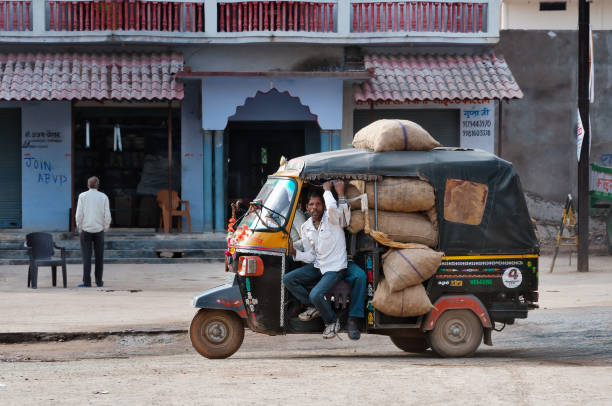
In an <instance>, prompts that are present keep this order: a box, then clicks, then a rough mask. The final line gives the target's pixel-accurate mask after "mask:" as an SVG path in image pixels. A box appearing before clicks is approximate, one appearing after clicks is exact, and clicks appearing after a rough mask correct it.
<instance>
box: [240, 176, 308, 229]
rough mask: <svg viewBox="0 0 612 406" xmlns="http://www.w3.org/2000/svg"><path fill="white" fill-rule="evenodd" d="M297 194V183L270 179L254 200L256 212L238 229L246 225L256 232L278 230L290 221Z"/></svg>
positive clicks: (253, 204) (243, 220) (246, 218)
mask: <svg viewBox="0 0 612 406" xmlns="http://www.w3.org/2000/svg"><path fill="white" fill-rule="evenodd" d="M295 193H296V183H295V181H294V180H292V179H287V178H269V179H268V181H267V182H266V183H265V184H264V185H263V187H262V188H261V190H260V191H259V194H258V195H257V197H256V198H255V200H253V203H252V206H251V207H254V208H255V211H251V212H250V213H248V214H247V215H246V216H245V217H244V218H243V219H242V221H240V225H239V227H238V228H242V226H243V225H244V224H246V225H247V226H248V227H249V229H251V230H255V231H265V230H278V229H280V228H283V227H284V226H285V225H286V224H287V221H288V219H289V215H290V213H291V206H292V203H293V199H294V198H295Z"/></svg>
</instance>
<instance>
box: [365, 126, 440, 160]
mask: <svg viewBox="0 0 612 406" xmlns="http://www.w3.org/2000/svg"><path fill="white" fill-rule="evenodd" d="M353 146H354V147H355V148H368V149H373V150H374V151H376V152H383V151H404V150H405V151H429V150H432V149H434V148H436V147H439V146H440V143H439V142H438V141H436V140H435V139H434V138H433V137H432V136H431V135H430V134H429V133H428V132H427V130H425V129H424V128H423V127H421V126H420V125H418V124H417V123H415V122H412V121H410V120H387V119H383V120H377V121H375V122H373V123H372V124H370V125H367V126H365V127H363V128H362V129H361V130H359V131H357V134H355V137H354V138H353Z"/></svg>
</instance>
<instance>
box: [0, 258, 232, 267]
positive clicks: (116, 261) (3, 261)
mask: <svg viewBox="0 0 612 406" xmlns="http://www.w3.org/2000/svg"><path fill="white" fill-rule="evenodd" d="M223 260H224V258H223V257H221V258H109V259H106V258H104V263H105V264H186V263H219V265H220V266H223ZM66 263H68V264H80V263H81V259H80V258H79V259H77V258H68V259H66ZM0 265H25V266H27V265H28V260H27V259H0ZM93 266H94V265H93V263H92V268H93ZM42 269H45V268H42Z"/></svg>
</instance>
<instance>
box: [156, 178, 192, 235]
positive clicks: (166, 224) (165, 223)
mask: <svg viewBox="0 0 612 406" xmlns="http://www.w3.org/2000/svg"><path fill="white" fill-rule="evenodd" d="M157 204H158V205H159V208H160V209H161V214H160V217H159V222H160V228H163V229H164V232H165V233H169V232H170V230H171V229H172V217H176V216H179V217H182V216H186V217H187V230H188V231H189V232H191V214H190V213H189V201H188V200H181V199H180V198H179V195H178V193H177V192H176V190H173V191H172V209H171V210H168V189H162V190H158V191H157ZM181 205H184V209H183V210H180V206H181ZM170 212H171V213H170ZM181 223H182V221H181V219H179V222H178V231H179V232H181V225H182V224H181Z"/></svg>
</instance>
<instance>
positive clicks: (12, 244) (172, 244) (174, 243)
mask: <svg viewBox="0 0 612 406" xmlns="http://www.w3.org/2000/svg"><path fill="white" fill-rule="evenodd" d="M54 242H55V244H56V245H57V246H58V247H62V248H66V249H67V250H80V249H81V244H80V241H79V240H60V241H54ZM23 243H24V241H23V240H4V241H0V250H20V249H24V246H23ZM226 247H227V243H226V242H225V241H219V240H217V241H199V240H110V241H109V240H105V241H104V249H107V250H124V249H128V250H129V249H152V250H156V249H225V248H226Z"/></svg>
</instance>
